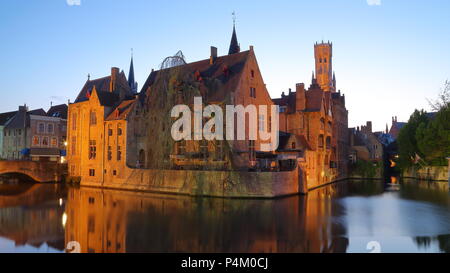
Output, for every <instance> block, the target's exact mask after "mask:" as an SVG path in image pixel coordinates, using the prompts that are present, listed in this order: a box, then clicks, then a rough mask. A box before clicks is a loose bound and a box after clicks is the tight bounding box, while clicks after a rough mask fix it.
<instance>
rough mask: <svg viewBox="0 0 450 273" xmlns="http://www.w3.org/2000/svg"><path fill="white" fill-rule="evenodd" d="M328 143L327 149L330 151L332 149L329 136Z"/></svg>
mask: <svg viewBox="0 0 450 273" xmlns="http://www.w3.org/2000/svg"><path fill="white" fill-rule="evenodd" d="M326 143H327V149H328V150H329V149H331V137H329V136H327V140H326Z"/></svg>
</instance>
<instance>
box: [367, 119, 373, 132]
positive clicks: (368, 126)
mask: <svg viewBox="0 0 450 273" xmlns="http://www.w3.org/2000/svg"><path fill="white" fill-rule="evenodd" d="M366 127H367V131H368V132H369V133H372V122H371V121H368V122H366Z"/></svg>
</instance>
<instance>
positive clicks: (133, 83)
mask: <svg viewBox="0 0 450 273" xmlns="http://www.w3.org/2000/svg"><path fill="white" fill-rule="evenodd" d="M128 86H130V89H131V92H132V93H133V94H136V93H137V89H138V84H137V82H136V81H135V80H134V65H133V54H132V55H131V63H130V72H129V73H128Z"/></svg>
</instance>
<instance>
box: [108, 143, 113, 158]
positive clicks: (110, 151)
mask: <svg viewBox="0 0 450 273" xmlns="http://www.w3.org/2000/svg"><path fill="white" fill-rule="evenodd" d="M108 160H112V147H111V146H108Z"/></svg>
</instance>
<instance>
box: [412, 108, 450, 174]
mask: <svg viewBox="0 0 450 273" xmlns="http://www.w3.org/2000/svg"><path fill="white" fill-rule="evenodd" d="M415 137H416V140H417V145H418V148H419V151H420V152H421V154H422V155H424V160H425V161H426V162H427V163H428V164H429V165H433V166H445V165H447V160H446V157H447V156H449V155H450V107H448V106H447V107H445V108H442V109H441V110H440V111H439V112H438V113H437V114H436V116H435V118H434V119H433V120H431V121H430V122H428V124H421V125H420V126H419V127H418V128H417V131H416V136H415Z"/></svg>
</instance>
